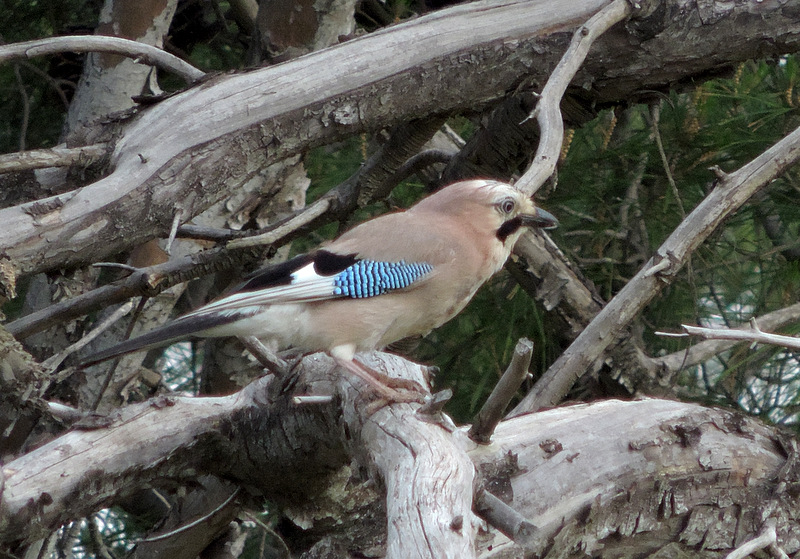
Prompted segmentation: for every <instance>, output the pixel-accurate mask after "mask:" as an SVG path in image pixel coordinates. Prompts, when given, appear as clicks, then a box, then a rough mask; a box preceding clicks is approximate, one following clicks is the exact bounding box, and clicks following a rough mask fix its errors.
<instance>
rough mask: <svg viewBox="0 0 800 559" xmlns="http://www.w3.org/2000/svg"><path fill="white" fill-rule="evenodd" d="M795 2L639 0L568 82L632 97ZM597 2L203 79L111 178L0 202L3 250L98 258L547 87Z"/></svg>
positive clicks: (479, 10) (472, 21)
mask: <svg viewBox="0 0 800 559" xmlns="http://www.w3.org/2000/svg"><path fill="white" fill-rule="evenodd" d="M797 1H798V0H792V1H790V2H786V3H783V4H780V3H778V2H776V1H766V2H759V3H755V4H747V5H736V6H733V5H729V4H726V5H725V9H723V10H721V11H718V12H714V13H713V14H709V13H706V11H707V9H706V8H704V7H701V8H698V7H697V6H696V5H695V4H693V3H692V2H689V1H688V0H673V1H670V2H653V3H652V5H651V4H650V3H646V4H644V6H645V9H643V12H642V14H641V15H642V17H643V19H639V20H636V24H635V25H629V26H627V27H625V26H618V27H616V28H614V29H613V30H612V31H611V32H610V33H609V34H608V35H607V36H604V37H603V39H601V40H600V41H599V42H598V43H596V45H595V51H593V52H592V53H591V54H590V56H589V58H588V59H587V62H586V65H585V67H584V70H583V71H582V72H581V73H579V76H578V78H576V79H577V81H578V82H579V83H581V84H583V85H585V86H586V87H587V89H588V90H589V91H590V94H591V95H593V96H594V98H595V100H597V101H598V102H601V103H607V102H613V101H621V100H624V101H629V100H630V98H631V97H632V96H634V95H636V92H638V91H642V90H648V91H652V90H653V89H659V88H664V87H668V86H669V85H670V84H672V83H674V81H675V80H676V79H678V78H682V79H689V78H691V77H694V76H698V75H702V74H707V73H711V72H715V71H718V70H719V69H720V68H724V67H727V66H728V65H730V64H732V63H735V62H738V61H741V60H744V59H748V58H750V57H752V56H753V53H754V52H756V51H757V52H759V53H760V54H762V55H767V54H769V53H770V52H773V53H780V52H787V51H790V50H793V49H796V48H797V46H798V37H800V34H798V33H796V31H797V30H798V27H800V23H798V22H797V18H795V17H793V16H792V12H791V10H792V9H793V8H792V7H793V6H794V4H795V3H796V2H797ZM605 4H606V2H604V1H602V0H582V1H580V2H569V3H558V4H556V3H552V2H547V1H544V0H536V1H521V0H500V1H492V2H477V3H470V4H466V5H462V6H457V7H453V8H450V9H447V10H443V11H440V12H436V13H433V14H430V15H428V16H425V17H421V18H419V19H416V20H412V21H409V22H406V23H403V24H400V25H397V26H394V27H392V28H389V29H387V30H385V31H381V32H378V33H374V34H371V35H369V36H365V37H361V38H358V39H355V40H352V41H348V42H346V43H343V44H340V45H336V46H334V47H331V48H329V49H325V50H322V51H319V52H315V53H312V54H309V55H307V56H303V57H301V58H299V59H297V60H294V61H291V62H288V63H285V64H279V65H277V66H273V67H269V68H263V69H258V70H254V71H251V72H246V73H242V74H234V75H228V76H217V77H214V78H210V79H209V80H208V81H207V82H205V83H203V84H201V85H199V86H196V87H194V88H192V89H190V90H188V91H186V92H183V93H181V94H178V95H175V96H173V97H171V98H169V99H166V100H164V101H162V102H161V103H159V104H158V105H155V106H153V107H149V108H147V109H144V110H142V111H141V114H140V115H139V116H138V117H136V118H135V119H134V120H133V121H132V122H130V123H129V124H128V125H125V126H123V129H122V131H121V137H120V139H119V141H118V142H117V145H116V148H115V150H114V153H113V156H112V169H113V170H112V173H111V174H110V175H109V176H107V177H106V178H104V179H101V180H99V181H98V182H96V183H94V184H92V185H89V186H87V187H84V188H83V189H81V190H78V191H74V192H70V193H66V194H63V195H60V196H56V197H52V198H48V199H45V200H41V201H39V202H35V203H31V204H24V205H21V206H17V207H14V208H7V209H5V210H1V211H0V220H2V222H3V223H4V224H5V227H4V228H3V230H2V231H1V232H0V251H2V252H6V253H7V254H8V255H9V256H10V257H11V258H12V259H13V260H14V262H15V264H16V265H17V267H18V268H19V270H20V271H21V272H22V273H31V272H35V271H41V270H44V269H53V268H58V267H62V266H66V265H72V264H78V263H84V262H87V261H89V260H93V259H97V258H102V257H103V256H106V255H109V254H112V253H115V252H119V251H121V250H125V249H127V248H130V247H131V246H134V245H136V244H140V243H141V242H142V241H143V240H146V239H149V238H152V237H153V236H158V235H160V234H164V233H165V232H166V231H168V230H169V227H170V225H171V223H172V218H173V216H174V213H175V211H176V209H180V210H182V211H183V212H184V215H185V216H187V217H189V216H194V215H197V214H198V213H199V212H200V211H202V210H203V209H205V208H207V207H209V206H210V205H212V204H213V203H215V202H217V201H219V200H220V199H221V198H222V197H223V196H224V195H225V194H226V193H227V192H229V191H230V190H232V189H235V188H238V187H239V186H240V185H242V184H243V183H245V182H246V181H247V180H248V178H250V177H251V176H252V174H253V173H255V172H257V170H258V169H260V168H262V167H263V166H264V165H266V164H269V163H272V162H274V161H277V160H280V159H283V158H285V157H287V156H289V155H292V154H295V153H298V152H301V151H304V150H306V149H308V148H310V147H313V146H317V145H321V144H324V143H327V142H332V141H336V140H338V139H341V138H344V137H347V136H351V135H353V134H357V133H361V132H363V131H366V130H375V129H378V128H382V127H386V126H392V125H395V124H397V123H399V122H403V121H406V120H409V119H412V118H422V117H425V116H426V115H430V114H434V113H437V114H442V113H449V112H454V111H458V110H460V109H463V108H465V107H471V108H477V107H481V106H485V105H486V104H487V103H490V102H492V101H495V100H497V99H499V98H501V97H503V96H504V95H506V93H507V92H508V91H510V90H513V89H516V88H519V87H530V86H531V84H537V83H538V84H543V83H544V81H545V79H546V76H547V75H548V73H549V71H550V70H551V69H552V67H553V66H554V65H555V62H556V61H557V59H558V58H559V57H560V55H561V52H562V51H563V48H564V45H565V44H566V40H567V39H568V37H569V33H568V31H569V30H571V29H572V28H574V26H575V25H576V24H577V23H579V22H583V21H585V20H586V19H587V18H588V16H589V15H591V14H593V13H595V12H596V11H597V10H598V9H599V8H600V7H601V6H603V5H605ZM634 17H637V15H636V14H634ZM745 20H746V21H747V25H746V26H742V25H741V22H742V21H745ZM465 29H468V30H469V32H468V33H465V32H464V30H465ZM732 38H735V40H732Z"/></svg>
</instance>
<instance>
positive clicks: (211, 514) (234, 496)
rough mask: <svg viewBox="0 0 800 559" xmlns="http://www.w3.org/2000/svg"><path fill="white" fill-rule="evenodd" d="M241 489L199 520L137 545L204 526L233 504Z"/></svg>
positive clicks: (138, 541) (141, 541)
mask: <svg viewBox="0 0 800 559" xmlns="http://www.w3.org/2000/svg"><path fill="white" fill-rule="evenodd" d="M241 489H242V488H241V487H237V488H236V489H234V490H233V493H231V494H230V496H229V497H228V498H227V499H225V500H224V501H222V503H221V504H220V505H219V506H218V507H216V508H214V510H212V511H210V512H208V513H207V514H204V515H203V516H201V517H200V518H198V519H197V520H193V521H192V522H189V524H184V525H183V526H180V527H178V528H175V529H174V530H170V531H169V532H164V533H163V534H158V535H157V536H150V537H148V538H142V539H140V540H136V543H144V542H157V541H161V540H166V539H167V538H171V537H172V536H175V535H177V534H180V533H181V532H185V531H186V530H189V529H191V528H194V527H195V526H197V525H198V524H202V523H203V522H205V521H206V520H208V519H209V518H211V517H212V516H214V515H215V514H217V513H218V512H219V511H221V510H222V509H224V508H225V507H227V506H228V505H229V504H230V503H231V501H233V499H234V498H236V496H237V495H238V494H239V491H240V490H241Z"/></svg>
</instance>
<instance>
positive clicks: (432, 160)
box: [389, 149, 455, 186]
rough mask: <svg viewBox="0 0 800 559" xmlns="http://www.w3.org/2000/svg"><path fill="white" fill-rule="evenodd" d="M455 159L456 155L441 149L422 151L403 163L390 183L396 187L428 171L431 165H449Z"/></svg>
mask: <svg viewBox="0 0 800 559" xmlns="http://www.w3.org/2000/svg"><path fill="white" fill-rule="evenodd" d="M453 157H455V155H454V154H452V153H448V152H446V151H444V150H441V149H427V150H425V151H421V152H419V153H418V154H416V155H415V156H413V157H412V158H411V159H409V160H408V161H406V162H405V163H403V164H402V165H401V166H400V167H399V168H398V169H397V171H395V172H394V174H393V175H392V176H391V178H390V179H389V182H390V183H391V184H392V185H395V186H396V185H398V184H400V183H401V182H403V181H404V180H406V179H407V178H408V177H410V176H411V175H414V174H416V173H418V172H419V171H422V170H424V169H427V168H428V167H430V166H431V165H435V164H436V163H449V162H450V161H451V160H452V159H453Z"/></svg>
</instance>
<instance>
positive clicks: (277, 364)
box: [239, 336, 291, 377]
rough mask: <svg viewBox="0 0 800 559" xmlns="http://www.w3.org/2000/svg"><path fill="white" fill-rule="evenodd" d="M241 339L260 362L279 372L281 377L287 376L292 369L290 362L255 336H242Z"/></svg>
mask: <svg viewBox="0 0 800 559" xmlns="http://www.w3.org/2000/svg"><path fill="white" fill-rule="evenodd" d="M239 340H240V341H241V342H242V344H243V345H244V347H245V348H247V351H249V352H250V353H252V354H253V357H255V358H256V359H257V360H258V362H259V363H261V364H262V365H263V366H264V367H266V368H267V369H269V370H270V371H273V372H275V373H277V375H278V376H279V377H285V376H286V375H287V374H288V373H289V371H290V369H291V367H289V363H287V362H286V361H285V360H283V359H281V358H280V357H278V356H277V355H275V353H274V352H273V351H272V350H271V349H269V348H268V347H267V346H265V345H264V344H263V343H262V342H261V340H259V339H258V338H256V337H255V336H242V337H241V338H239Z"/></svg>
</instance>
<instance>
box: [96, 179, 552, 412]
mask: <svg viewBox="0 0 800 559" xmlns="http://www.w3.org/2000/svg"><path fill="white" fill-rule="evenodd" d="M557 224H558V221H557V220H556V218H555V217H553V216H552V215H551V214H550V213H548V212H546V211H544V210H542V209H540V208H537V207H536V206H535V205H534V203H533V200H531V199H530V198H529V197H528V196H526V195H525V194H524V193H523V192H521V191H520V190H518V189H516V188H514V187H513V186H511V185H509V184H505V183H502V182H497V181H491V180H469V181H463V182H458V183H455V184H452V185H450V186H447V187H445V188H442V189H441V190H439V191H438V192H436V193H435V194H432V195H431V196H428V197H427V198H424V199H422V200H421V201H420V202H418V203H417V204H415V205H414V206H412V207H411V208H409V209H408V210H405V211H401V212H397V213H390V214H386V215H382V216H380V217H376V218H374V219H372V220H369V221H367V222H365V223H362V224H360V225H358V226H356V227H355V228H353V229H351V230H349V231H348V232H346V233H344V234H343V235H342V236H341V237H339V238H338V239H336V240H335V241H332V242H330V243H328V244H326V245H324V246H323V247H322V248H319V249H318V250H315V251H314V252H311V253H308V254H303V255H300V256H297V257H295V258H293V259H291V260H289V261H287V262H284V263H282V264H278V265H276V266H272V267H268V268H265V269H263V270H260V271H259V272H256V273H255V274H254V275H253V276H252V277H251V278H250V279H249V280H248V281H246V282H245V283H243V284H242V285H240V286H239V287H238V288H237V289H235V290H234V291H233V292H231V293H230V294H228V295H227V296H225V297H223V298H222V299H219V300H218V301H215V302H212V303H209V304H208V305H205V306H204V307H201V308H199V309H197V310H195V311H193V312H190V313H188V314H186V315H184V316H182V317H180V318H177V319H176V320H174V321H172V322H170V323H168V324H165V325H164V326H162V327H160V328H156V329H155V330H152V331H151V332H148V333H146V334H143V335H142V336H139V337H137V338H133V339H131V340H128V341H124V342H122V343H120V344H118V345H115V346H113V347H110V348H108V349H105V350H103V351H100V352H99V353H96V354H94V355H92V356H90V357H89V358H87V359H86V360H85V361H84V363H82V365H83V366H86V365H90V364H94V363H97V362H99V361H103V360H106V359H109V358H111V357H115V356H118V355H122V354H125V353H130V352H133V351H137V350H141V349H149V348H152V347H158V346H165V345H169V344H171V343H173V342H176V341H179V340H182V339H186V338H189V337H192V336H197V337H225V336H256V337H257V338H260V339H264V340H273V341H275V342H277V343H278V345H279V346H281V347H290V346H291V347H294V348H297V349H300V350H302V351H306V352H312V351H325V352H327V353H328V354H329V355H330V356H331V357H332V358H333V359H334V361H335V362H336V363H337V364H338V365H339V366H341V367H342V368H344V369H345V370H347V371H349V372H350V373H352V374H354V375H356V376H357V377H359V378H361V379H363V380H365V381H366V382H367V383H369V384H371V385H372V386H373V387H374V388H375V389H376V391H377V392H378V393H379V394H380V395H381V396H384V397H386V398H388V399H390V400H395V401H398V400H399V401H409V400H413V399H417V398H407V397H404V396H403V395H402V394H400V393H399V392H398V391H397V390H394V389H393V388H391V387H390V386H389V384H390V383H389V382H387V377H385V375H380V374H379V373H377V372H375V371H372V370H371V369H368V368H367V367H366V366H364V365H363V364H361V363H359V362H358V361H356V360H355V354H356V353H357V352H359V351H369V350H374V349H378V348H383V347H385V346H387V345H389V344H391V343H393V342H395V341H398V340H401V339H403V338H407V337H411V336H416V335H420V334H426V333H427V332H429V331H430V330H432V329H433V328H436V327H438V326H440V325H442V324H444V323H445V322H447V321H448V320H450V319H451V318H453V317H454V316H455V315H456V314H458V313H459V312H460V311H461V309H463V308H464V306H466V304H467V303H468V302H469V300H470V299H471V298H472V296H473V295H474V294H475V292H476V291H477V290H478V288H479V287H480V286H481V285H483V283H484V282H485V281H486V280H488V279H489V278H490V277H491V276H492V275H493V274H494V273H495V272H497V271H498V270H500V268H501V267H502V266H503V264H504V263H505V261H506V259H507V258H508V256H509V254H510V253H511V249H512V248H513V247H514V243H515V242H516V241H517V239H518V238H519V236H520V235H521V234H522V232H523V231H524V229H525V227H539V228H544V229H549V228H553V227H555V226H556V225H557ZM398 386H402V385H401V384H399V385H398Z"/></svg>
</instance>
